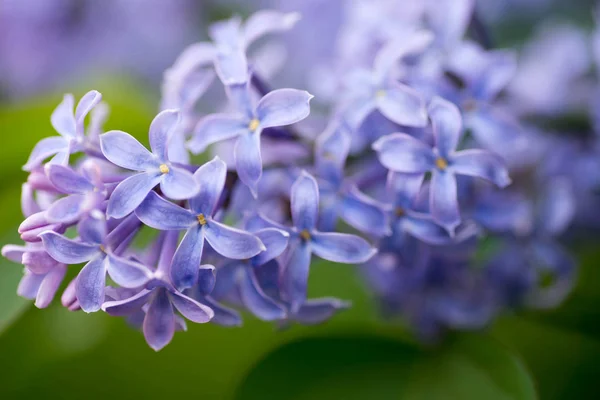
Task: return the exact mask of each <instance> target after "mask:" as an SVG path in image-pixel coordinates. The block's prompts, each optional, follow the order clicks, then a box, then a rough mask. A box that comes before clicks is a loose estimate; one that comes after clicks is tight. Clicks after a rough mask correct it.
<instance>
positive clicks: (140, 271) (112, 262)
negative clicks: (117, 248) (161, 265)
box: [107, 254, 152, 289]
mask: <svg viewBox="0 0 600 400" xmlns="http://www.w3.org/2000/svg"><path fill="white" fill-rule="evenodd" d="M107 260H108V262H107V264H108V265H107V271H108V274H109V275H110V278H111V279H112V280H113V281H115V283H117V284H118V285H119V286H122V287H124V288H131V289H134V288H137V287H140V286H142V285H144V284H145V283H147V282H148V281H149V280H150V278H151V277H152V274H151V273H150V270H149V269H148V268H146V267H145V266H143V265H142V264H139V263H136V262H133V261H130V260H127V259H125V258H121V257H118V256H116V255H114V254H109V255H108V257H107Z"/></svg>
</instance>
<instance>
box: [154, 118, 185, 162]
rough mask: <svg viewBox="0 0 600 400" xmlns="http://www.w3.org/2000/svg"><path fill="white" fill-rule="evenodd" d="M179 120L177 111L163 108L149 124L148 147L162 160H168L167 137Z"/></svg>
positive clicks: (173, 130)
mask: <svg viewBox="0 0 600 400" xmlns="http://www.w3.org/2000/svg"><path fill="white" fill-rule="evenodd" d="M179 121H180V114H179V111H176V110H165V111H162V112H160V113H159V114H158V115H157V116H156V117H155V118H154V120H152V123H151V124H150V133H149V137H150V148H151V149H152V153H153V154H154V155H156V156H157V157H158V158H159V159H160V160H161V161H162V162H164V161H166V160H168V149H169V147H168V143H169V139H170V137H171V135H172V134H173V132H175V129H176V128H177V124H179Z"/></svg>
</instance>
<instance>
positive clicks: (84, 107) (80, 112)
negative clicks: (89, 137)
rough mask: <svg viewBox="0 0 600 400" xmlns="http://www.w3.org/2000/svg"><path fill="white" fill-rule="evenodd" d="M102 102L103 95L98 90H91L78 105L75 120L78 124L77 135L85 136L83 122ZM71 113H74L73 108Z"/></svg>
mask: <svg viewBox="0 0 600 400" xmlns="http://www.w3.org/2000/svg"><path fill="white" fill-rule="evenodd" d="M101 101H102V95H101V94H100V92H98V91H97V90H90V91H89V92H87V93H86V94H84V95H83V97H82V98H81V99H80V100H79V103H77V108H76V109H75V120H76V122H77V133H78V134H83V133H84V132H83V121H84V120H85V117H86V116H87V115H88V113H89V112H90V111H91V110H92V108H94V107H96V105H97V104H98V103H100V102H101ZM71 113H73V108H71Z"/></svg>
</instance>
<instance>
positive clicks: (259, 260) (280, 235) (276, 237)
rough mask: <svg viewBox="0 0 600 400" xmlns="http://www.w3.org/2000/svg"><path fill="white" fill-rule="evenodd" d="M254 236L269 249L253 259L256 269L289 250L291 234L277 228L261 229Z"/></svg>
mask: <svg viewBox="0 0 600 400" xmlns="http://www.w3.org/2000/svg"><path fill="white" fill-rule="evenodd" d="M254 234H255V235H256V236H257V237H258V238H259V239H260V241H261V242H262V243H263V245H264V246H265V247H266V248H267V249H266V250H265V251H263V252H261V253H259V254H258V255H257V256H254V257H253V258H252V265H253V266H256V267H257V266H260V265H263V264H265V263H267V262H268V261H271V260H272V259H274V258H275V257H279V256H280V255H281V253H283V252H284V250H285V249H286V248H287V245H288V241H289V237H290V234H289V233H287V232H285V231H282V230H280V229H275V228H266V229H261V230H260V231H257V232H254Z"/></svg>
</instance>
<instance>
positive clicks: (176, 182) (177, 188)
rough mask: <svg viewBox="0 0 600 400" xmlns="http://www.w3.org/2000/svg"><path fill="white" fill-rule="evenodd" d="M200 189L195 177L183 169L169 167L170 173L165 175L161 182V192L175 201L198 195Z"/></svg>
mask: <svg viewBox="0 0 600 400" xmlns="http://www.w3.org/2000/svg"><path fill="white" fill-rule="evenodd" d="M199 189H200V187H199V186H198V183H196V180H195V179H194V175H192V173H191V172H189V171H186V170H185V169H182V168H177V167H173V166H171V167H169V172H168V173H166V174H164V175H163V177H162V180H161V182H160V190H162V192H163V194H164V195H165V196H167V197H168V198H170V199H173V200H186V199H189V198H191V197H193V196H195V195H196V193H198V190H199Z"/></svg>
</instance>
